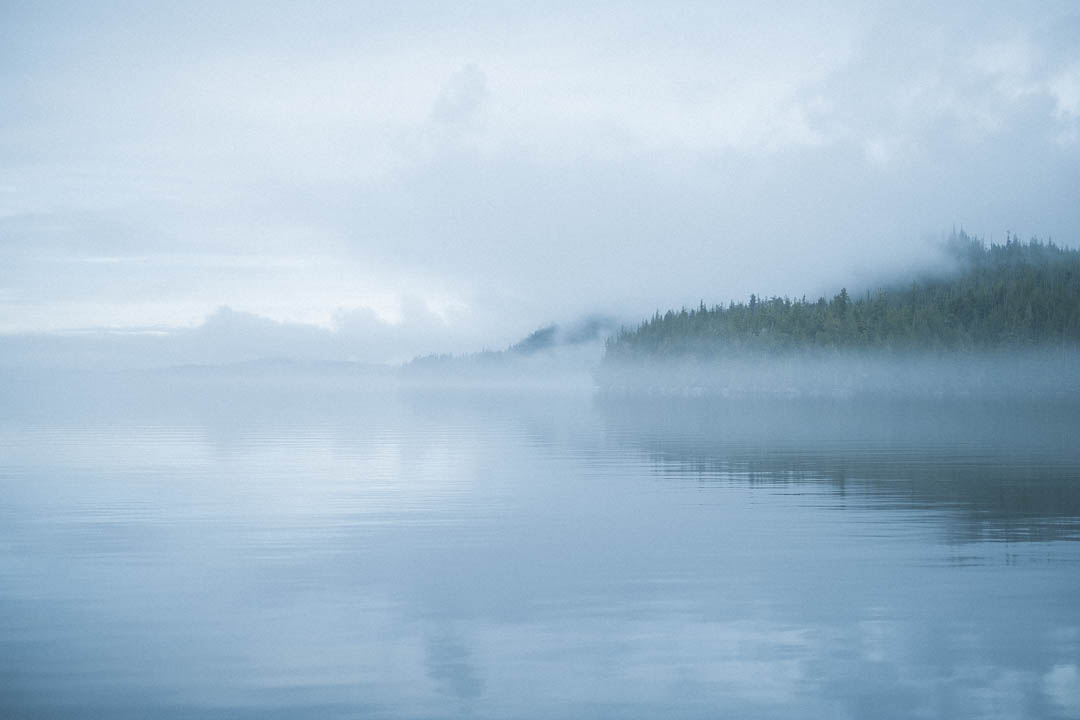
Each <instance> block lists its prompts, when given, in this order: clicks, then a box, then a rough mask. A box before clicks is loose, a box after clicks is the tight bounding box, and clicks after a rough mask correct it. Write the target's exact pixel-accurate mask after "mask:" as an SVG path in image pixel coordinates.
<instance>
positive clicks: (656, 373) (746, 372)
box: [596, 345, 1080, 398]
mask: <svg viewBox="0 0 1080 720" xmlns="http://www.w3.org/2000/svg"><path fill="white" fill-rule="evenodd" d="M596 381H597V384H598V386H599V388H600V390H601V391H602V392H603V393H605V394H609V395H656V396H709V395H717V396H775V397H849V396H865V395H885V396H926V397H952V396H956V397H960V396H981V395H987V396H1039V397H1048V398H1066V397H1071V398H1077V397H1080V347H1077V346H1074V345H1070V346H1060V347H1048V346H1047V347H1041V348H1033V349H1031V350H1026V351H1015V352H982V353H957V352H952V353H948V352H937V353H935V352H905V353H890V352H881V351H852V350H846V351H845V350H821V351H807V352H801V353H789V354H784V355H766V354H759V355H747V356H740V357H737V358H729V359H723V360H713V361H704V360H698V359H694V358H682V359H667V360H663V359H656V360H648V359H646V360H638V361H632V360H626V361H611V360H610V359H609V360H608V361H606V362H604V363H603V365H602V366H601V367H599V368H598V369H597V371H596Z"/></svg>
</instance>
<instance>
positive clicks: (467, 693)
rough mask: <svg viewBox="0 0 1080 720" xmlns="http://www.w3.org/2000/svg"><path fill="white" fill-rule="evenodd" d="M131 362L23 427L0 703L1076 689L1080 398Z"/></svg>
mask: <svg viewBox="0 0 1080 720" xmlns="http://www.w3.org/2000/svg"><path fill="white" fill-rule="evenodd" d="M117 380H118V381H119V382H118V384H117V386H115V387H114V390H115V395H112V396H110V395H109V394H108V393H106V392H103V388H104V387H106V385H104V384H103V383H100V382H98V383H95V384H94V385H93V386H92V388H93V391H92V392H90V391H89V389H90V388H89V387H87V386H84V388H83V392H79V391H78V389H77V387H76V386H73V387H72V388H71V392H68V393H64V394H63V395H62V396H53V397H51V398H50V396H48V395H42V396H39V400H38V401H37V402H34V403H29V402H27V403H23V404H21V405H10V404H9V405H6V407H8V408H10V410H9V411H8V412H6V413H4V415H3V416H2V417H0V491H2V493H3V496H4V498H5V502H4V504H3V507H2V509H0V607H2V612H0V676H2V677H3V682H2V683H0V686H2V688H3V690H0V706H2V707H3V708H4V709H5V715H8V716H11V717H85V716H88V715H96V716H108V717H132V718H134V717H146V716H149V715H152V716H155V717H264V716H267V715H270V716H276V715H280V716H287V717H312V718H314V717H319V718H322V717H358V716H359V717H461V716H475V717H491V718H496V717H498V718H504V717H521V718H525V717H553V716H554V717H580V716H581V714H582V713H583V712H586V713H587V714H589V715H592V716H597V717H654V716H656V715H657V714H664V715H670V714H676V715H680V716H684V717H715V716H716V715H718V714H719V715H739V716H742V717H780V716H783V717H822V716H826V715H828V716H837V715H839V716H844V715H850V716H866V715H867V714H872V715H874V716H876V717H910V716H911V715H912V714H913V713H914V714H921V715H927V716H931V717H985V716H987V715H994V714H1006V715H1009V716H1012V717H1063V718H1068V717H1075V716H1076V715H1077V714H1078V713H1080V705H1078V703H1077V697H1078V692H1080V667H1078V665H1077V658H1078V657H1080V611H1078V610H1077V607H1076V602H1075V598H1076V597H1077V596H1078V593H1080V572H1078V571H1080V567H1078V565H1080V544H1078V543H1077V540H1078V539H1080V453H1078V450H1077V448H1078V447H1080V442H1078V440H1080V437H1078V435H1080V407H1078V406H1077V405H1076V403H1075V402H1074V401H1072V400H1070V399H1068V398H1065V397H1063V398H1060V399H1059V400H1058V401H1050V400H1046V399H1044V400H1041V401H1037V402H1036V401H1032V400H1023V399H1016V398H1014V399H1011V400H1002V399H996V400H995V399H968V400H957V399H955V398H953V399H948V400H946V399H937V400H935V399H933V398H929V399H928V398H909V399H906V400H905V399H897V398H892V399H889V398H879V399H877V400H874V401H869V400H865V399H864V400H860V401H857V402H856V401H852V400H850V399H837V398H831V399H830V398H804V399H801V400H798V399H791V398H787V399H777V398H762V397H758V398H742V399H739V398H728V399H724V398H707V397H704V398H691V399H680V398H667V399H662V398H652V399H649V398H643V397H637V398H630V397H602V396H594V395H593V394H592V393H589V392H586V393H581V392H574V391H568V390H564V391H562V392H553V391H551V390H547V391H544V392H535V391H524V390H518V391H510V390H507V389H505V388H504V389H502V390H489V391H482V390H478V389H476V388H473V389H471V390H467V391H466V390H446V391H435V390H432V389H431V388H427V389H423V390H417V389H408V388H398V389H397V390H393V389H391V388H389V387H388V386H382V387H381V389H373V388H372V387H370V386H369V387H364V386H362V385H360V384H358V383H356V382H354V381H352V380H349V379H342V378H337V379H333V378H329V377H323V378H322V379H321V380H319V381H318V382H314V381H312V380H310V379H308V380H303V379H294V380H293V381H291V382H290V381H285V380H283V379H282V378H281V377H275V378H271V379H265V378H264V379H261V380H260V379H258V378H251V377H249V378H247V379H246V380H242V379H237V378H233V379H231V380H227V381H219V382H214V381H211V380H207V379H206V378H199V379H197V380H194V381H192V380H190V379H189V380H188V381H187V384H185V385H183V386H182V387H181V386H172V387H170V386H169V385H168V383H162V382H161V381H160V380H157V381H155V383H153V384H150V385H144V386H142V387H130V386H129V387H127V389H126V390H125V389H124V383H123V379H122V378H117ZM8 397H11V395H10V394H9V395H8Z"/></svg>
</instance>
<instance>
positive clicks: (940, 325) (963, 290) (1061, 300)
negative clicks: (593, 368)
mask: <svg viewBox="0 0 1080 720" xmlns="http://www.w3.org/2000/svg"><path fill="white" fill-rule="evenodd" d="M946 249H947V252H948V254H949V256H950V257H951V258H952V259H953V260H954V261H955V262H954V266H955V269H954V270H953V271H952V272H949V273H943V274H938V275H933V276H929V275H928V276H925V277H922V278H919V279H917V280H915V281H913V282H910V283H909V284H904V285H895V286H890V287H883V288H881V289H878V290H876V291H874V292H867V293H865V294H862V295H861V296H859V297H852V296H851V295H849V294H848V292H847V290H846V289H842V290H841V291H840V292H839V293H838V294H836V295H835V296H833V297H832V298H829V299H827V298H825V297H821V298H818V299H817V300H807V299H806V298H805V297H803V298H802V299H791V298H788V297H775V296H774V297H769V298H763V297H759V296H757V295H751V296H750V299H749V301H748V302H738V303H736V302H732V303H730V304H728V305H727V306H724V305H714V306H713V307H706V305H705V303H704V302H702V303H701V304H700V305H699V307H697V308H695V309H689V310H688V309H686V308H683V309H681V310H669V311H667V312H665V313H663V314H661V313H659V312H657V313H656V314H655V315H654V316H653V317H652V318H650V319H648V320H645V321H644V322H642V323H641V324H640V325H639V326H637V327H636V328H629V329H628V328H624V329H622V330H621V331H619V332H618V333H616V334H615V335H613V336H612V337H610V338H609V339H608V341H607V347H606V353H605V362H606V363H610V362H612V361H620V360H635V359H663V358H698V359H703V360H704V359H709V358H718V357H726V356H733V355H740V354H755V355H756V354H760V353H765V354H770V355H771V354H784V353H786V352H789V351H796V350H805V349H872V350H885V351H913V350H921V351H927V350H929V351H941V352H954V351H958V352H971V351H978V350H1006V349H1022V348H1031V347H1032V346H1038V345H1053V346H1064V345H1066V344H1068V345H1076V344H1077V343H1080V251H1078V250H1074V249H1069V248H1064V247H1060V246H1058V245H1055V244H1054V243H1053V242H1052V241H1051V242H1041V241H1039V240H1037V239H1032V240H1029V241H1027V242H1024V241H1020V240H1018V239H1017V238H1016V237H1014V236H1012V235H1010V236H1008V238H1007V240H1006V242H1005V243H1004V244H990V245H986V244H984V243H983V242H982V241H981V240H978V239H976V238H973V237H972V236H970V235H968V234H966V233H964V232H963V231H961V232H959V233H953V235H952V236H951V237H950V238H949V240H948V241H947V243H946Z"/></svg>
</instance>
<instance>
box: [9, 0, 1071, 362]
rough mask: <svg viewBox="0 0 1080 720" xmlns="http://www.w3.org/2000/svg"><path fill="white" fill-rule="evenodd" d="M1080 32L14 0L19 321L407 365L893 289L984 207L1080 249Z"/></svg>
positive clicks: (891, 14)
mask: <svg viewBox="0 0 1080 720" xmlns="http://www.w3.org/2000/svg"><path fill="white" fill-rule="evenodd" d="M1078 38H1080V5H1078V4H1077V3H1076V2H1061V3H1053V2H1051V3H1016V2H1011V3H1000V4H997V3H989V2H977V3H970V4H967V3H961V2H949V3H940V2H938V3H927V4H918V3H911V2H904V3H897V4H895V5H879V6H871V5H870V4H868V3H852V4H850V5H848V4H841V3H830V4H818V3H792V4H767V3H760V2H754V3H739V4H723V3H718V2H703V3H685V4H677V3H654V2H650V3H620V4H606V3H593V4H588V3H584V2H574V3H566V4H563V5H560V4H557V3H536V4H526V3H514V4H511V3H502V4H491V5H466V4H463V3H431V4H427V3H407V2H393V3H386V4H364V3H356V2H343V3H312V2H304V3H289V4H286V3H247V2H230V3H221V2H209V3H205V4H203V3H197V2H182V3H162V4H160V5H155V4H153V3H145V2H131V3H89V2H87V3H82V2H77V3H76V2H66V3H47V2H32V3H31V2H27V3H22V2H11V1H10V0H0V333H26V332H41V331H50V332H52V331H70V330H80V329H81V330H86V329H126V330H136V329H155V330H162V329H168V328H174V327H188V328H192V327H196V326H199V325H200V324H201V323H203V322H204V320H206V318H208V317H211V322H210V324H211V325H212V326H213V327H221V326H222V323H223V322H228V323H234V324H235V325H236V326H237V328H241V327H242V326H244V323H248V324H250V325H252V326H253V327H256V329H258V331H259V332H269V330H268V328H269V329H270V330H273V328H275V327H277V325H275V322H276V323H287V324H289V325H287V326H285V325H282V328H284V329H288V332H282V333H281V338H282V340H281V342H282V343H287V342H289V341H291V340H292V339H294V338H295V337H298V336H297V334H296V332H297V331H298V330H299V329H300V328H299V326H300V325H301V324H309V325H316V326H319V327H320V328H322V330H321V331H319V332H321V333H322V335H321V336H323V337H331V336H332V337H336V338H347V339H348V343H345V344H346V345H349V347H347V348H345V349H343V350H342V351H341V352H343V353H344V354H346V355H348V356H350V357H360V358H362V359H369V360H396V359H401V358H402V357H407V356H408V355H410V354H414V353H416V352H430V351H446V350H457V351H460V350H468V349H478V348H479V347H483V346H487V347H500V346H503V345H505V344H507V343H508V342H511V341H513V340H515V339H517V338H519V337H521V336H523V335H524V334H527V332H528V331H529V330H531V329H534V328H535V327H537V326H538V325H541V324H545V323H548V322H567V321H571V320H572V319H574V318H577V317H580V316H581V315H584V314H587V313H605V314H609V315H615V316H617V317H620V318H626V319H634V318H637V317H640V316H642V315H646V314H651V313H652V311H653V310H655V309H657V308H661V309H664V308H668V307H672V306H679V305H682V304H696V303H697V302H698V300H699V299H704V300H705V301H706V302H708V303H713V302H718V301H721V302H722V301H727V300H729V299H731V298H737V299H738V298H744V297H745V296H746V295H748V294H749V293H750V292H758V293H762V294H766V295H772V294H792V295H801V294H803V293H806V294H810V295H813V294H816V293H821V292H835V290H836V289H837V288H838V287H839V286H840V285H847V286H848V287H849V288H850V287H853V286H854V287H859V286H862V285H866V286H868V285H872V284H873V283H875V282H878V281H879V280H880V279H882V278H888V277H889V276H892V275H896V274H902V273H903V272H907V271H909V270H910V269H911V268H915V267H919V266H922V265H925V264H926V263H930V262H932V261H933V253H932V251H931V250H930V241H933V240H935V239H939V238H941V237H942V236H943V234H947V233H948V232H949V230H950V229H951V228H952V227H953V226H954V225H955V226H961V225H962V226H964V227H965V228H966V229H968V230H969V231H972V232H975V233H977V234H980V235H983V236H984V237H986V238H987V239H990V238H993V239H996V240H1001V239H1003V237H1004V234H1005V232H1006V231H1007V230H1009V231H1013V232H1018V233H1020V234H1022V235H1023V236H1025V237H1027V236H1030V235H1039V236H1041V237H1043V238H1046V237H1053V239H1055V240H1056V241H1058V242H1061V243H1064V244H1070V245H1076V244H1078V239H1080V42H1078ZM221 306H228V307H230V308H232V310H233V311H234V312H232V313H229V314H226V315H222V313H221V312H219V311H218V308H219V307H221ZM255 316H258V317H255ZM271 321H275V322H271ZM215 322H216V323H217V324H216V325H214V324H213V323H215ZM230 327H231V326H230ZM241 331H242V330H241V329H238V330H237V332H241ZM312 331H314V330H313V329H312ZM305 332H306V331H305ZM210 334H212V333H210ZM270 334H273V333H272V332H270ZM300 335H301V336H302V335H303V333H301V334H300ZM350 343H351V345H350ZM358 348H362V349H358ZM280 354H287V353H285V352H282V353H280Z"/></svg>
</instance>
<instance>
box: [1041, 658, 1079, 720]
mask: <svg viewBox="0 0 1080 720" xmlns="http://www.w3.org/2000/svg"><path fill="white" fill-rule="evenodd" d="M1042 681H1043V691H1044V692H1045V693H1046V695H1047V697H1049V698H1050V700H1051V702H1053V704H1054V705H1057V707H1058V708H1059V709H1060V710H1061V712H1063V713H1065V714H1066V715H1068V716H1069V717H1076V716H1080V669H1078V668H1077V666H1076V665H1055V666H1054V667H1053V668H1051V669H1050V671H1049V672H1047V673H1046V674H1045V675H1043V679H1042Z"/></svg>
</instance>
